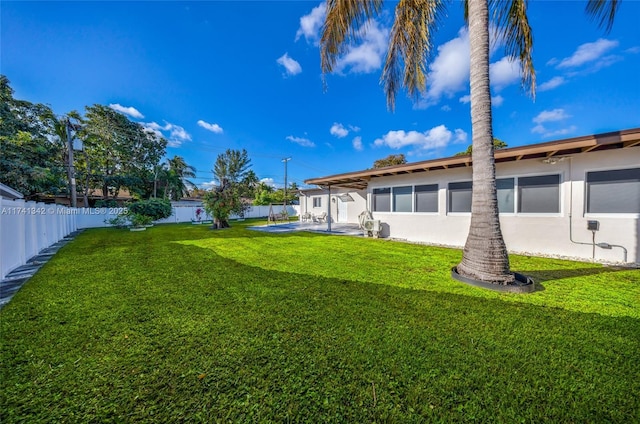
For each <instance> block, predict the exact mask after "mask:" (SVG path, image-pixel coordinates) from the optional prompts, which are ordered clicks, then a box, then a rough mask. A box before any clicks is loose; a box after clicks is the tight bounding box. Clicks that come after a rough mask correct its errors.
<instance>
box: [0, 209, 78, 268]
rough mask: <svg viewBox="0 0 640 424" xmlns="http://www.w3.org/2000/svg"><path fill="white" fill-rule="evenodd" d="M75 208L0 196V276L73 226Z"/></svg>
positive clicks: (74, 226)
mask: <svg viewBox="0 0 640 424" xmlns="http://www.w3.org/2000/svg"><path fill="white" fill-rule="evenodd" d="M76 223H77V221H76V215H75V209H72V208H67V207H64V206H60V205H47V204H44V203H36V202H29V201H25V200H7V199H1V198H0V279H1V278H4V277H5V276H6V275H7V274H8V273H9V272H10V271H11V270H13V269H15V268H17V267H19V266H21V265H24V264H26V263H27V261H28V260H29V259H31V258H32V257H34V256H35V255H37V254H38V253H39V252H40V251H41V250H42V249H45V248H47V247H49V246H51V245H52V244H54V243H55V242H57V241H59V240H61V239H62V238H64V237H65V236H66V235H68V234H69V233H71V232H73V231H75V230H76V229H77V224H76Z"/></svg>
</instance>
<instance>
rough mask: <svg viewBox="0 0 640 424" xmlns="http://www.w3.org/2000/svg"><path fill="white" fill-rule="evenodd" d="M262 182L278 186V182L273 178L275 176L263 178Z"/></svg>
mask: <svg viewBox="0 0 640 424" xmlns="http://www.w3.org/2000/svg"><path fill="white" fill-rule="evenodd" d="M260 182H261V183H263V184H266V185H268V186H271V187H275V186H276V183H275V181H274V180H273V178H261V179H260Z"/></svg>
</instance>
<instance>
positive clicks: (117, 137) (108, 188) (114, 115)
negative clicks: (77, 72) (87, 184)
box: [81, 104, 167, 199]
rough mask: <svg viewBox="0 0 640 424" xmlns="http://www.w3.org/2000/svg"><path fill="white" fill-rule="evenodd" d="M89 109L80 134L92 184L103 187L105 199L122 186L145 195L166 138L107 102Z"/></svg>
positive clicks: (163, 149)
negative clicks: (114, 108)
mask: <svg viewBox="0 0 640 424" xmlns="http://www.w3.org/2000/svg"><path fill="white" fill-rule="evenodd" d="M86 111H87V113H86V125H85V126H84V128H83V129H82V131H81V135H82V137H83V139H84V143H85V149H86V151H87V154H88V159H89V168H90V170H91V180H92V182H93V184H94V185H95V186H96V187H100V188H102V196H103V198H104V199H108V198H109V195H111V196H112V197H114V198H115V197H116V196H117V194H118V191H119V190H120V189H121V188H123V187H125V188H127V189H128V190H129V191H130V192H132V193H134V194H135V193H137V194H138V195H143V194H144V193H145V191H146V187H145V186H146V184H147V182H148V181H150V179H151V178H152V177H151V176H152V174H153V170H154V166H155V165H157V164H158V162H159V161H160V158H161V157H162V156H163V155H164V152H165V149H166V146H167V141H166V140H165V139H164V138H162V137H158V136H156V135H155V134H154V133H152V132H150V131H147V130H145V128H144V127H143V126H142V125H141V124H139V123H136V122H132V121H130V120H129V119H128V118H127V117H126V116H125V115H123V114H121V113H119V112H116V111H115V110H113V109H111V108H109V107H107V106H103V105H98V104H96V105H93V106H88V107H87V108H86Z"/></svg>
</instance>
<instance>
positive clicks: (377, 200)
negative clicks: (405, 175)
mask: <svg viewBox="0 0 640 424" xmlns="http://www.w3.org/2000/svg"><path fill="white" fill-rule="evenodd" d="M372 197H373V198H372V202H373V208H372V209H373V211H374V212H389V211H391V189H390V188H374V189H373V194H372Z"/></svg>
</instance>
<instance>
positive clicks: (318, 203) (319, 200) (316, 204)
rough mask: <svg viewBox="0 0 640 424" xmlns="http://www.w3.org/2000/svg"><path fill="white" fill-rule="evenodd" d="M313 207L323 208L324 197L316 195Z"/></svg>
mask: <svg viewBox="0 0 640 424" xmlns="http://www.w3.org/2000/svg"><path fill="white" fill-rule="evenodd" d="M313 207H314V208H321V207H322V197H314V198H313Z"/></svg>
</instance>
